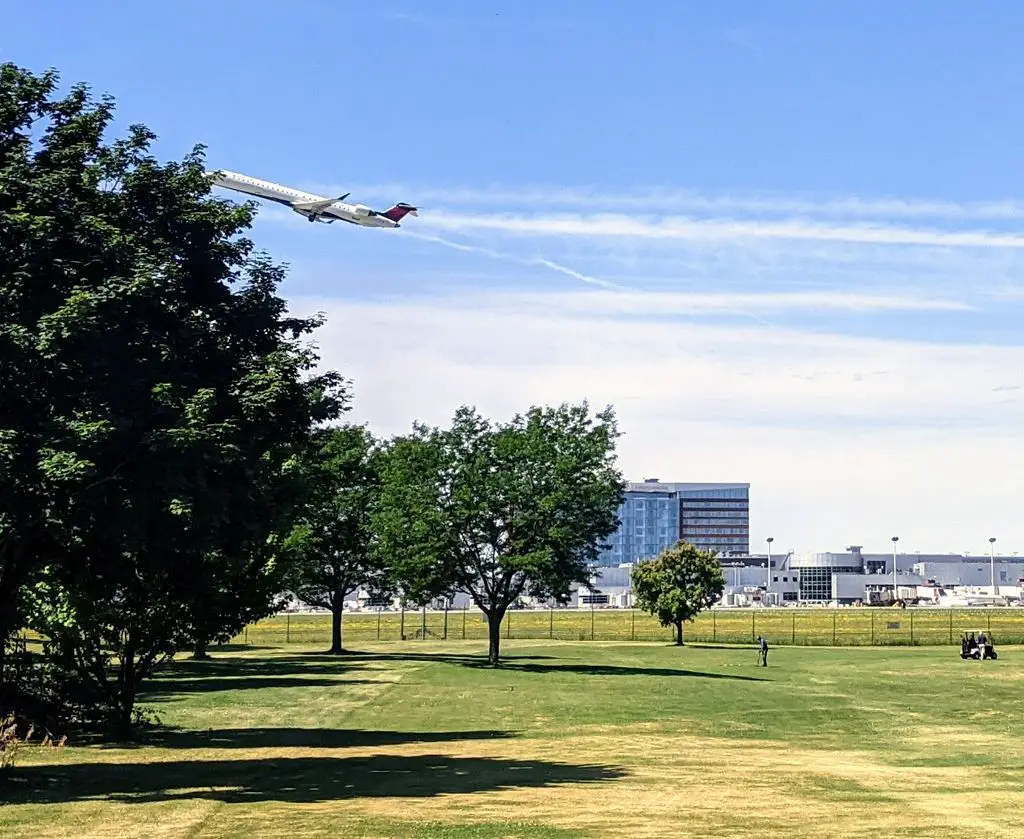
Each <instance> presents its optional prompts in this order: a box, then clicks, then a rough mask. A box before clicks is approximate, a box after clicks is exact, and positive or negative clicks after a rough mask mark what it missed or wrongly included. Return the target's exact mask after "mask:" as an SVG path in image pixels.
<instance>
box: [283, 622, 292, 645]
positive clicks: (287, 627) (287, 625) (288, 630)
mask: <svg viewBox="0 0 1024 839" xmlns="http://www.w3.org/2000/svg"><path fill="white" fill-rule="evenodd" d="M284 642H285V643H286V644H290V643H291V642H292V616H291V615H285V616H284Z"/></svg>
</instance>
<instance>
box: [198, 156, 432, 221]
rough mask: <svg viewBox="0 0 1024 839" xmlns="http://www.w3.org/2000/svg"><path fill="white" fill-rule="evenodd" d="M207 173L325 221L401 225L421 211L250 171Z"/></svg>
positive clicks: (225, 185) (240, 189) (227, 186)
mask: <svg viewBox="0 0 1024 839" xmlns="http://www.w3.org/2000/svg"><path fill="white" fill-rule="evenodd" d="M206 176H207V177H208V178H210V180H212V181H213V183H214V185H216V186H220V187H223V188H225V189H231V190H234V191H235V192H244V193H245V194H246V195H253V196H255V197H256V198H264V199H266V200H267V201H276V202H277V203H278V204H284V205H285V206H286V207H291V208H292V209H293V210H295V212H297V213H298V214H299V215H302V216H305V217H306V218H307V219H308V220H309V221H311V222H313V221H322V222H324V223H325V224H332V223H333V222H335V221H347V222H348V223H349V224H358V225H360V226H362V227H391V228H394V227H400V226H401V224H400V222H401V221H402V219H403V218H405V217H406V216H407V215H409V216H416V215H419V213H418V212H417V210H416V207H413V206H412V205H411V204H395V206H394V207H390V208H389V209H387V210H383V211H378V210H371V209H370V208H369V207H367V206H365V205H364V204H347V203H345V199H346V198H348V197H349V195H351V194H352V193H350V192H346V193H345V194H344V195H342V196H341V197H340V198H326V197H324V196H323V195H314V194H313V193H310V192H302V191H301V190H298V189H292V188H291V187H287V186H281V184H275V183H271V182H270V181H261V180H260V179H259V178H250V177H249V176H248V175H240V174H238V173H237V172H227V171H224V170H223V169H220V170H217V171H216V172H207V173H206Z"/></svg>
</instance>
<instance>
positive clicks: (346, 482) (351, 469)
mask: <svg viewBox="0 0 1024 839" xmlns="http://www.w3.org/2000/svg"><path fill="white" fill-rule="evenodd" d="M378 460H379V448H378V446H377V444H376V442H375V440H374V438H373V435H371V434H370V432H369V430H368V429H366V428H365V427H363V426H357V425H346V426H341V427H337V428H330V429H324V430H322V431H320V432H319V433H318V434H317V436H316V438H315V439H314V441H313V445H312V446H311V447H310V453H309V455H308V456H307V457H306V458H305V459H304V463H303V469H304V471H305V474H306V480H307V482H308V485H307V488H306V491H307V493H308V496H309V497H308V501H307V502H306V504H305V505H304V506H303V509H302V512H301V515H300V517H299V519H298V521H297V523H296V525H295V527H294V529H293V531H292V533H291V536H290V537H289V545H288V547H289V551H288V553H289V555H290V560H289V561H290V565H291V571H290V573H291V574H292V577H291V589H292V591H293V592H294V593H295V594H296V596H297V597H298V598H299V599H300V600H302V601H303V602H304V603H308V604H310V605H311V606H319V607H320V608H323V609H330V610H331V616H332V620H331V649H330V652H331V653H332V654H335V655H339V654H341V653H342V652H344V646H343V644H342V640H343V639H342V615H343V610H344V607H345V595H346V594H347V593H349V592H350V591H352V590H353V589H355V588H357V587H358V586H364V585H365V586H367V587H368V588H369V589H370V590H372V591H377V592H380V591H382V590H383V589H384V588H385V581H386V576H385V570H386V569H385V568H384V566H383V565H382V563H381V562H380V561H379V556H378V555H377V554H375V553H373V552H372V551H371V549H370V545H371V538H372V529H371V522H370V515H371V508H372V505H373V503H374V501H375V500H376V498H377V495H378V491H379V486H380V475H379V468H378V467H379V463H378Z"/></svg>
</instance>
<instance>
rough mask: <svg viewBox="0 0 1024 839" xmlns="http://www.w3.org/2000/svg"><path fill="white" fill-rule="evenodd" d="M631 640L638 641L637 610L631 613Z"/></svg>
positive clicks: (631, 610)
mask: <svg viewBox="0 0 1024 839" xmlns="http://www.w3.org/2000/svg"><path fill="white" fill-rule="evenodd" d="M629 619H630V620H629V640H630V641H635V640H636V609H630V611H629Z"/></svg>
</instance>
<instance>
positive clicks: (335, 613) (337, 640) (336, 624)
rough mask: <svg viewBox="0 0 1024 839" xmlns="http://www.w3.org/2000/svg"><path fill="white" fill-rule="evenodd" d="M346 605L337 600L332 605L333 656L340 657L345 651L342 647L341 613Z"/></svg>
mask: <svg viewBox="0 0 1024 839" xmlns="http://www.w3.org/2000/svg"><path fill="white" fill-rule="evenodd" d="M343 606H344V603H339V602H338V601H337V600H335V601H333V602H332V603H331V655H340V654H341V653H343V652H344V651H345V648H344V647H343V646H342V640H343V638H342V629H341V617H342V615H341V613H342V608H343Z"/></svg>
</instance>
